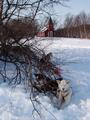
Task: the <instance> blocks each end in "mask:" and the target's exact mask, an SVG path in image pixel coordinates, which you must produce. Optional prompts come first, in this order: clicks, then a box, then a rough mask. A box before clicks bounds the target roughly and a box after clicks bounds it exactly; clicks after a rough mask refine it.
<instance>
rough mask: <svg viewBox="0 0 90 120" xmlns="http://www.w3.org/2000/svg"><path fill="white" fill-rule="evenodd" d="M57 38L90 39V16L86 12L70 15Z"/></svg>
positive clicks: (57, 32) (59, 29)
mask: <svg viewBox="0 0 90 120" xmlns="http://www.w3.org/2000/svg"><path fill="white" fill-rule="evenodd" d="M54 36H55V37H74V38H90V14H88V15H87V14H86V13H84V12H82V13H80V14H78V15H76V16H73V15H70V14H68V15H67V16H66V18H65V21H64V25H63V28H58V29H57V30H56V31H55V33H54Z"/></svg>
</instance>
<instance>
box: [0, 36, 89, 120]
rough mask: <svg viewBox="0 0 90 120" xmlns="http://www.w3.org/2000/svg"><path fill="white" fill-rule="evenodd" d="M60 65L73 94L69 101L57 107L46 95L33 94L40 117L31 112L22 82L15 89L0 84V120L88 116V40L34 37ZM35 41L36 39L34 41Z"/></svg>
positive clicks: (61, 119) (63, 119)
mask: <svg viewBox="0 0 90 120" xmlns="http://www.w3.org/2000/svg"><path fill="white" fill-rule="evenodd" d="M35 39H36V43H37V44H38V45H39V47H40V48H42V49H45V51H46V53H48V52H52V53H53V61H55V64H56V65H57V66H58V67H60V68H61V70H62V76H63V77H64V78H65V79H69V80H71V86H72V90H73V96H72V99H71V102H70V104H69V105H68V106H67V107H66V108H64V109H63V110H58V109H57V108H55V107H54V106H53V105H52V104H51V101H50V99H49V98H48V97H47V96H37V98H38V99H39V101H40V102H41V103H42V104H40V105H38V104H35V105H36V106H37V109H38V110H39V112H40V114H41V116H40V117H41V118H40V117H39V116H38V114H37V113H36V112H33V106H32V103H31V101H30V99H29V94H28V93H27V94H26V91H25V90H24V89H23V87H22V86H17V87H16V88H15V89H12V88H9V87H8V86H7V85H5V84H1V85H0V120H33V119H36V120H40V119H42V120H56V119H57V120H90V40H85V39H83V40H80V39H67V38H43V40H40V39H41V38H35ZM38 41H39V42H38Z"/></svg>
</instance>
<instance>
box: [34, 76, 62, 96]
mask: <svg viewBox="0 0 90 120" xmlns="http://www.w3.org/2000/svg"><path fill="white" fill-rule="evenodd" d="M35 77H36V82H35V85H34V87H35V88H36V89H37V90H38V91H40V92H50V93H52V94H54V95H55V96H56V94H57V89H58V83H57V80H58V81H61V80H62V79H63V78H62V77H60V78H58V79H56V80H52V79H51V78H49V77H47V76H46V75H43V74H35Z"/></svg>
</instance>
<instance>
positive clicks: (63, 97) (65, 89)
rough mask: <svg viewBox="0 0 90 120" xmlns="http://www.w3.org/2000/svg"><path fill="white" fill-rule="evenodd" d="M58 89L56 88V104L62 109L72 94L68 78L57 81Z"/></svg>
mask: <svg viewBox="0 0 90 120" xmlns="http://www.w3.org/2000/svg"><path fill="white" fill-rule="evenodd" d="M57 83H58V89H57V97H58V101H59V102H58V103H59V104H58V105H59V108H61V109H63V108H64V107H65V106H66V105H68V103H69V102H70V100H71V96H72V89H71V87H70V81H68V80H64V79H63V80H61V81H58V80H57Z"/></svg>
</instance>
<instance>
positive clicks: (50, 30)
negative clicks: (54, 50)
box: [37, 17, 54, 37]
mask: <svg viewBox="0 0 90 120" xmlns="http://www.w3.org/2000/svg"><path fill="white" fill-rule="evenodd" d="M37 36H38V37H54V24H53V21H52V19H51V17H50V19H49V22H48V25H47V27H44V28H43V29H42V30H41V31H40V32H39V33H38V34H37Z"/></svg>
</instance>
